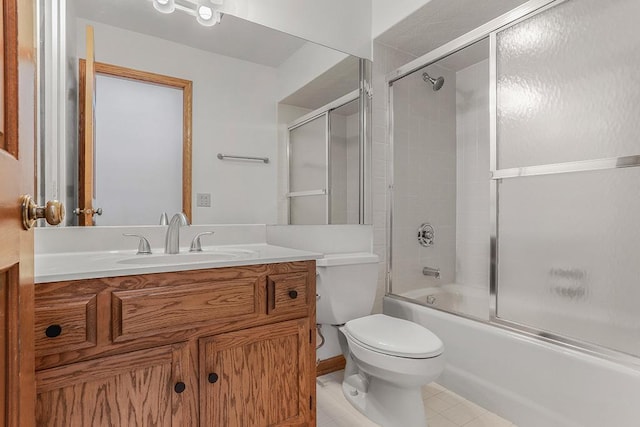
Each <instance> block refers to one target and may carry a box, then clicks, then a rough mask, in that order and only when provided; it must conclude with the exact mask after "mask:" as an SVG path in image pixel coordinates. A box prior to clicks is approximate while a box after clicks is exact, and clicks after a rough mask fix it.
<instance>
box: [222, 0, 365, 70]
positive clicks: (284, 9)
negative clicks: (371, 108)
mask: <svg viewBox="0 0 640 427" xmlns="http://www.w3.org/2000/svg"><path fill="white" fill-rule="evenodd" d="M222 11H223V12H227V13H230V14H232V15H235V16H238V17H240V18H243V19H246V20H248V21H251V22H255V23H257V24H261V25H265V26H267V27H270V28H274V29H276V30H279V31H283V32H285V33H289V34H292V35H294V36H297V37H301V38H303V39H306V40H309V41H312V42H314V43H318V44H321V45H325V46H328V47H331V48H333V49H338V50H340V51H342V52H347V53H349V54H352V55H355V56H359V57H361V58H367V59H371V58H372V51H371V49H372V48H371V13H372V4H371V0H349V1H344V0H322V1H317V0H226V1H225V2H224V6H223V7H222Z"/></svg>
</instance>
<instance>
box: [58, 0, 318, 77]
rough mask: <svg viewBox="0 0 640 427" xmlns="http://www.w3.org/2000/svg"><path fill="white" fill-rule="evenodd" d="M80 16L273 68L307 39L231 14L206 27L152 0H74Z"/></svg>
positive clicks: (191, 17)
mask: <svg viewBox="0 0 640 427" xmlns="http://www.w3.org/2000/svg"><path fill="white" fill-rule="evenodd" d="M71 1H72V2H73V3H74V5H75V10H76V12H77V15H78V17H79V18H84V19H87V20H91V21H96V22H100V23H103V24H107V25H112V26H114V27H118V28H123V29H125V30H130V31H135V32H138V33H142V34H147V35H150V36H154V37H158V38H161V39H165V40H169V41H172V42H175V43H180V44H183V45H187V46H191V47H194V48H196V49H201V50H205V51H208V52H213V53H217V54H220V55H225V56H231V57H233V58H238V59H242V60H245V61H250V62H253V63H256V64H262V65H267V66H270V67H277V66H279V65H280V64H281V63H282V62H283V61H284V60H286V59H287V58H288V57H289V56H291V54H292V53H294V52H295V51H296V50H298V49H299V48H300V47H301V46H302V45H303V44H305V43H306V41H305V40H303V39H300V38H297V37H294V36H291V35H289V34H286V33H282V32H280V31H276V30H273V29H271V28H268V27H264V26H262V25H258V24H255V23H252V22H249V21H245V20H243V19H240V18H236V17H234V16H232V15H224V16H223V17H222V22H221V23H220V24H218V25H214V26H213V27H204V26H202V25H200V24H198V23H197V22H196V19H195V18H194V17H193V16H191V15H188V14H186V13H184V12H180V11H176V12H174V13H172V14H168V15H167V14H163V13H160V12H158V11H156V10H155V9H154V8H153V4H152V3H151V1H150V0H71Z"/></svg>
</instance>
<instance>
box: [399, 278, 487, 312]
mask: <svg viewBox="0 0 640 427" xmlns="http://www.w3.org/2000/svg"><path fill="white" fill-rule="evenodd" d="M401 295H402V296H403V297H405V298H409V299H413V300H416V301H419V302H420V303H421V304H428V305H430V306H432V307H435V308H437V309H440V310H446V311H453V312H455V313H462V314H464V315H466V316H471V317H475V318H478V319H482V320H489V290H488V289H485V288H480V287H475V286H467V285H459V284H456V283H450V284H447V285H439V286H434V287H425V288H422V289H415V290H413V291H408V292H404V293H402V294H401Z"/></svg>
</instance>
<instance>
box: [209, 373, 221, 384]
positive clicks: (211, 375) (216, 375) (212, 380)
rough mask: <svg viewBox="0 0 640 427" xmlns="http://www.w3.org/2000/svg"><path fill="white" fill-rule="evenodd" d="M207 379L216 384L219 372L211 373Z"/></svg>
mask: <svg viewBox="0 0 640 427" xmlns="http://www.w3.org/2000/svg"><path fill="white" fill-rule="evenodd" d="M207 379H208V380H209V382H210V383H211V384H214V383H216V382H217V381H218V374H216V373H215V372H212V373H210V374H209V377H208V378H207Z"/></svg>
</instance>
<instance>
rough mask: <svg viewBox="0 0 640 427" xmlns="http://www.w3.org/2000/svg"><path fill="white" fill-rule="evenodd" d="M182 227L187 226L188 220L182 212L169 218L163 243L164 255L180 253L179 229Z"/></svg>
mask: <svg viewBox="0 0 640 427" xmlns="http://www.w3.org/2000/svg"><path fill="white" fill-rule="evenodd" d="M183 225H189V220H188V219H187V216H186V215H185V214H184V213H183V212H178V213H177V214H175V215H174V216H173V218H171V221H170V222H169V228H167V238H166V239H165V241H164V253H165V254H177V253H178V252H180V227H181V226H183Z"/></svg>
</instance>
